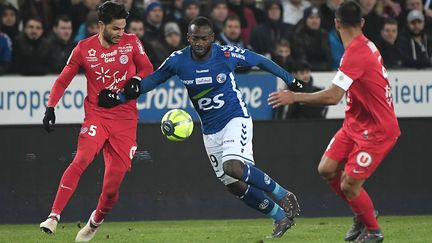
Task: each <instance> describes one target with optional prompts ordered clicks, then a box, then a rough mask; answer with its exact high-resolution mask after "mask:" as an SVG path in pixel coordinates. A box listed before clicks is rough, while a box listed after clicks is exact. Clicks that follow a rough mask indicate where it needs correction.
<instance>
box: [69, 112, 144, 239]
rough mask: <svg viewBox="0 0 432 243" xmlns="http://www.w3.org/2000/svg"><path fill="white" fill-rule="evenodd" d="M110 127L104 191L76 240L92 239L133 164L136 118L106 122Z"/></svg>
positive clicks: (117, 196) (112, 204)
mask: <svg viewBox="0 0 432 243" xmlns="http://www.w3.org/2000/svg"><path fill="white" fill-rule="evenodd" d="M105 125H106V126H107V127H108V128H109V131H110V137H109V139H108V141H107V142H106V143H105V145H104V148H103V153H104V160H105V174H104V181H103V185H102V193H101V195H100V197H99V202H98V205H97V207H96V210H95V211H93V213H92V214H91V215H90V218H89V220H88V222H87V224H86V225H85V226H84V227H83V228H82V229H81V230H80V231H79V232H78V234H77V236H76V239H75V240H76V241H77V242H87V241H89V240H91V239H92V238H93V237H94V236H95V234H96V232H97V230H98V228H99V226H100V225H101V224H102V223H103V221H104V219H105V217H106V216H107V215H108V214H109V212H110V211H111V209H112V208H113V206H114V205H115V204H116V203H117V201H118V199H119V196H120V193H119V190H120V186H121V183H122V182H123V179H124V176H125V174H126V172H128V171H129V170H130V168H131V160H132V158H133V156H134V153H135V150H136V148H137V147H136V126H137V123H136V121H133V120H119V121H109V124H105Z"/></svg>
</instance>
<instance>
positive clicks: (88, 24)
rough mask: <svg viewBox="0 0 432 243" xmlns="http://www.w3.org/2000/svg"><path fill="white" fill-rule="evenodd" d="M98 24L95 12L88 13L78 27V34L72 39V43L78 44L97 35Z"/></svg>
mask: <svg viewBox="0 0 432 243" xmlns="http://www.w3.org/2000/svg"><path fill="white" fill-rule="evenodd" d="M98 22H99V17H98V13H97V11H90V12H89V13H88V15H87V18H86V21H85V22H84V23H82V24H81V26H80V27H79V29H78V32H77V34H76V35H75V37H74V41H75V42H76V43H78V42H79V41H80V40H84V39H85V38H87V37H90V36H92V35H95V34H97V33H98V32H99V27H98Z"/></svg>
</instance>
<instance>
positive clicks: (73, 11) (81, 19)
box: [65, 0, 102, 36]
mask: <svg viewBox="0 0 432 243" xmlns="http://www.w3.org/2000/svg"><path fill="white" fill-rule="evenodd" d="M101 2H102V0H82V1H80V2H79V3H78V4H74V5H72V7H71V8H70V9H68V10H69V11H68V10H66V12H65V14H66V15H68V16H69V17H70V18H71V19H72V28H73V36H76V34H77V32H78V28H79V27H80V26H81V24H83V23H85V21H86V19H87V16H88V14H89V12H90V11H96V10H97V7H98V6H99V4H101Z"/></svg>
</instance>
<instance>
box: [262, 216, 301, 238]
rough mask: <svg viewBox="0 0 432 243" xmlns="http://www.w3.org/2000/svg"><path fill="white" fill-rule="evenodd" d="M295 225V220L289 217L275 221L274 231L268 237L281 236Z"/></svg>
mask: <svg viewBox="0 0 432 243" xmlns="http://www.w3.org/2000/svg"><path fill="white" fill-rule="evenodd" d="M293 225H295V223H294V220H293V219H291V218H288V217H285V218H283V219H281V220H279V221H275V222H274V229H273V233H272V235H271V236H268V237H267V238H280V237H282V235H283V234H285V232H286V231H287V230H288V229H289V228H291V227H292V226H293Z"/></svg>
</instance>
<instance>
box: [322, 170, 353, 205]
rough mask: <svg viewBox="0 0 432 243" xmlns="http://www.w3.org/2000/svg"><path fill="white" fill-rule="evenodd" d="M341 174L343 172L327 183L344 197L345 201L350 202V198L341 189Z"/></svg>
mask: <svg viewBox="0 0 432 243" xmlns="http://www.w3.org/2000/svg"><path fill="white" fill-rule="evenodd" d="M341 175H342V172H340V173H339V174H338V175H337V176H336V178H334V179H333V180H331V181H327V184H328V185H329V186H330V188H331V189H332V190H333V191H334V192H335V193H336V194H337V195H338V196H339V197H340V198H342V199H343V200H344V201H345V202H347V203H348V199H347V197H346V196H345V194H344V193H343V192H342V189H341Z"/></svg>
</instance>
